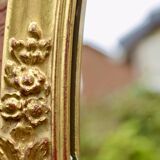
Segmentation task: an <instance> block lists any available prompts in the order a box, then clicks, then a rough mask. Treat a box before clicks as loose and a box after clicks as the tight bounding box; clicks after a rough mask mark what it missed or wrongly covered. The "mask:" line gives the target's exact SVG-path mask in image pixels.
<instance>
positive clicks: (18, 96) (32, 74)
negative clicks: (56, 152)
mask: <svg viewBox="0 0 160 160" xmlns="http://www.w3.org/2000/svg"><path fill="white" fill-rule="evenodd" d="M28 34H29V37H27V38H26V39H25V40H17V39H16V38H11V39H10V41H9V53H10V55H11V57H12V58H13V59H12V60H8V61H7V63H6V64H5V68H4V69H5V71H4V80H5V83H6V86H7V87H8V92H10V93H6V94H4V96H3V97H2V98H1V103H0V113H1V116H2V118H3V119H4V121H3V122H4V123H6V122H7V121H9V122H13V123H12V128H11V129H9V130H10V137H11V139H12V140H13V141H14V143H11V141H10V140H6V139H3V138H0V160H47V159H48V154H49V140H48V139H42V141H41V142H39V141H37V140H36V139H37V138H36V137H34V133H36V132H34V130H35V129H36V128H38V126H39V125H42V123H43V122H45V121H46V120H47V119H48V114H49V111H50V109H49V106H48V96H49V94H50V90H51V89H50V84H49V82H48V80H47V76H46V74H45V73H43V71H42V70H41V67H40V66H38V65H39V64H42V63H43V62H44V61H45V60H46V58H47V57H48V56H49V54H50V52H51V39H43V38H42V30H41V28H40V27H39V26H38V24H37V23H36V22H32V23H30V24H29V26H28ZM46 122H47V121H46ZM45 124H46V123H45ZM32 140H33V141H32ZM35 140H36V143H34V141H35ZM24 142H25V143H24ZM26 142H27V143H28V142H30V143H28V144H32V145H31V146H30V147H28V146H27V145H26ZM15 146H17V147H18V148H17V149H15V148H16V147H15Z"/></svg>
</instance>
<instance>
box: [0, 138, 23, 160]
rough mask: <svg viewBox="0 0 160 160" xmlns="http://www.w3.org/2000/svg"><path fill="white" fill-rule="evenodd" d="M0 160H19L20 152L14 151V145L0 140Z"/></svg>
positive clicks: (3, 139)
mask: <svg viewBox="0 0 160 160" xmlns="http://www.w3.org/2000/svg"><path fill="white" fill-rule="evenodd" d="M0 160H21V159H20V152H19V151H18V150H17V149H15V147H14V143H13V142H10V141H9V140H6V139H5V138H0Z"/></svg>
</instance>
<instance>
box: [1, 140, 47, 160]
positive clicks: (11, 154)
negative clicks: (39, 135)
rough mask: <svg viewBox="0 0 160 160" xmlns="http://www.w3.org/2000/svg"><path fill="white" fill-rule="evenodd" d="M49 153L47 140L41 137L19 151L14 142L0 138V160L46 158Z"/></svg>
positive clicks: (40, 159) (36, 159) (44, 159)
mask: <svg viewBox="0 0 160 160" xmlns="http://www.w3.org/2000/svg"><path fill="white" fill-rule="evenodd" d="M48 155H49V141H48V139H43V140H41V142H36V143H34V144H33V145H32V146H30V147H28V148H27V149H26V151H25V152H24V153H23V152H20V151H19V150H17V149H16V148H15V144H14V143H13V142H10V141H8V140H6V139H5V138H0V160H47V159H48Z"/></svg>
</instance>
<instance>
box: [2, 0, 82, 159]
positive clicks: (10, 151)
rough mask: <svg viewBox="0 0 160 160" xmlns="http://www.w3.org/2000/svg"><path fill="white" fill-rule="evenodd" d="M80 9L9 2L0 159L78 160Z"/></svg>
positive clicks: (64, 1)
mask: <svg viewBox="0 0 160 160" xmlns="http://www.w3.org/2000/svg"><path fill="white" fill-rule="evenodd" d="M82 6H83V4H82V0H45V1H44V0H9V2H8V11H7V20H6V28H5V41H4V52H3V65H2V80H1V82H2V83H1V84H2V85H1V97H2V98H1V104H0V115H1V116H0V121H2V122H3V123H2V126H1V129H0V160H52V159H57V160H69V159H70V155H71V156H72V158H73V159H77V157H78V155H79V147H78V145H79V133H78V132H79V130H78V128H79V126H78V124H79V114H78V112H79V111H78V106H77V105H79V104H78V103H77V102H76V103H72V101H74V102H75V101H79V99H78V92H79V75H80V56H79V55H80V48H81V43H82V42H81V40H82V39H81V38H78V37H79V35H80V34H81V31H80V30H81V29H82V27H81V23H79V21H80V17H81V15H82V14H81V8H82ZM75 57H76V59H75ZM74 64H77V66H75V65H74ZM74 70H75V71H74ZM75 81H76V83H75ZM75 84H76V85H75ZM73 90H75V92H76V93H75V94H74V93H72V91H73ZM73 94H74V95H73ZM70 112H72V114H70ZM71 115H74V116H73V117H71ZM72 136H73V137H72ZM11 157H12V158H11Z"/></svg>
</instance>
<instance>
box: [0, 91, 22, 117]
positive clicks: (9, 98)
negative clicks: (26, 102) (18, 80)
mask: <svg viewBox="0 0 160 160" xmlns="http://www.w3.org/2000/svg"><path fill="white" fill-rule="evenodd" d="M22 106H23V101H22V100H20V96H19V95H18V94H16V93H13V94H5V95H4V96H3V97H2V100H1V105H0V111H1V116H2V117H3V118H5V119H19V118H20V117H21V116H22V112H21V110H22Z"/></svg>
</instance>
